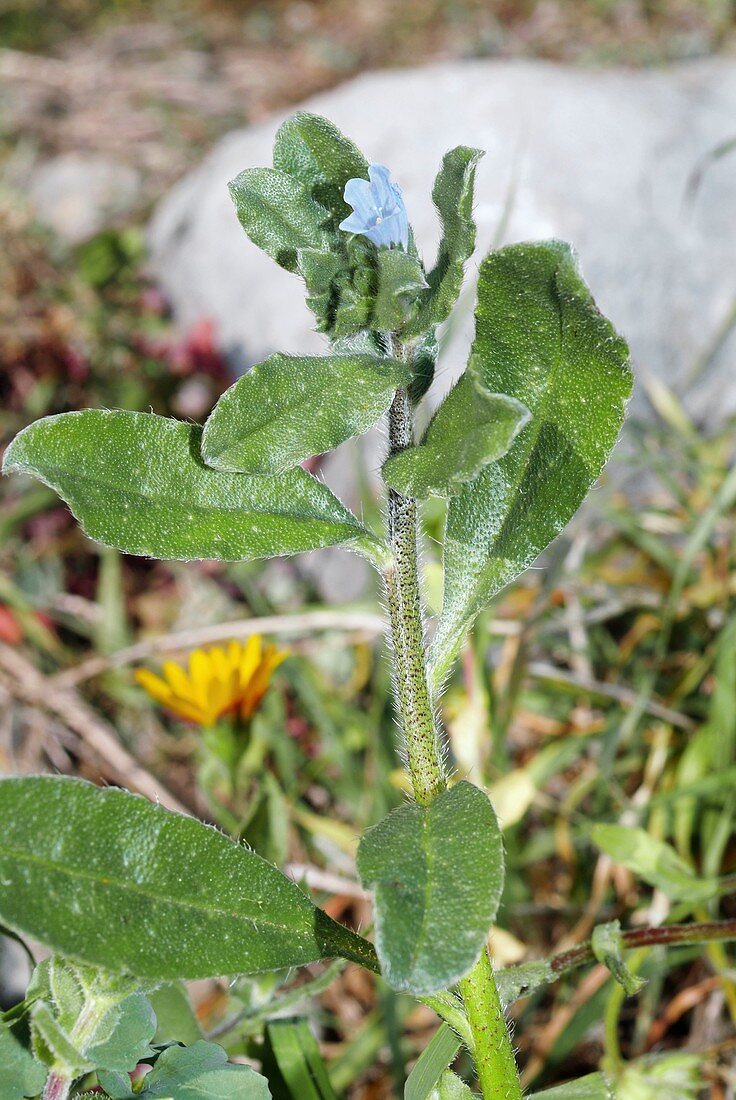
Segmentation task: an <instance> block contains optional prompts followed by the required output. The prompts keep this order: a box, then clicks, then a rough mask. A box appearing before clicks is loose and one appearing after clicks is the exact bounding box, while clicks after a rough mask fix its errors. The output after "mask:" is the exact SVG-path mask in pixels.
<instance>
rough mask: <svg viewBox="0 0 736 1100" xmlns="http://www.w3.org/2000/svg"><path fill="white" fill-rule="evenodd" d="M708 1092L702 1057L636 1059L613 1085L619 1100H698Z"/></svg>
mask: <svg viewBox="0 0 736 1100" xmlns="http://www.w3.org/2000/svg"><path fill="white" fill-rule="evenodd" d="M706 1088H707V1081H706V1079H705V1074H704V1073H703V1056H702V1054H665V1055H662V1056H659V1057H658V1056H656V1055H655V1056H654V1057H652V1056H649V1057H647V1058H638V1059H637V1060H636V1061H635V1062H631V1063H630V1064H629V1065H627V1066H626V1067H625V1068H624V1070H623V1072H622V1074H621V1076H620V1077H619V1079H618V1080H617V1082H616V1097H617V1098H620V1100H661V1098H662V1097H663V1096H664V1097H666V1098H667V1100H699V1098H700V1097H701V1096H703V1095H704V1092H705V1090H706Z"/></svg>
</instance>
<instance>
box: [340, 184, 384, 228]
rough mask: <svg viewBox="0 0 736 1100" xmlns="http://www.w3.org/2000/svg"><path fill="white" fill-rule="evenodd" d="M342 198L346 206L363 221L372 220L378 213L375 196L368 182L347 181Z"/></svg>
mask: <svg viewBox="0 0 736 1100" xmlns="http://www.w3.org/2000/svg"><path fill="white" fill-rule="evenodd" d="M343 196H344V198H345V202H346V203H347V204H348V206H352V208H353V210H354V211H355V213H356V214H357V215H358V217H359V218H361V219H363V221H365V220H370V219H373V218H374V217H375V216H376V214H377V213H378V206H377V203H376V195H375V192H374V189H373V187H372V186H371V184H370V183H369V182H368V180H362V179H352V180H348V182H347V183H346V184H345V190H344V192H343Z"/></svg>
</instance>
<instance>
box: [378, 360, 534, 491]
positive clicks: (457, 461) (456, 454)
mask: <svg viewBox="0 0 736 1100" xmlns="http://www.w3.org/2000/svg"><path fill="white" fill-rule="evenodd" d="M528 419H529V411H528V409H526V408H525V407H524V405H522V404H521V402H520V401H517V400H516V399H515V398H513V397H505V396H504V395H503V394H499V393H491V392H490V391H489V390H488V388H487V386H486V385H485V383H484V381H483V379H482V378H480V377H479V376H478V375H476V374H474V373H472V372H468V371H466V372H465V374H464V375H463V376H462V378H461V379H460V381H459V382H458V383H457V385H456V386H455V387H454V388H453V389H452V390H450V392H449V394H448V395H447V397H446V398H445V400H444V401H443V402H442V404H441V405H440V407H439V409H438V410H437V412H436V413H435V415H434V417H433V418H432V420H431V422H430V424H429V427H428V428H427V431H426V432H425V434H424V438H423V439H422V442H421V443H420V444H419V445H418V446H416V447H409V448H407V450H405V451H402V452H401V453H400V454H397V455H394V456H393V458H389V460H388V461H387V462H386V464H385V465H384V467H383V476H384V478H385V480H386V483H387V484H388V485H390V486H391V488H392V489H396V491H397V492H399V493H402V494H403V496H407V497H419V498H424V497H428V496H451V495H452V494H454V493H458V492H460V490H461V489H462V487H463V485H465V484H467V482H468V481H471V480H472V479H473V478H474V477H475V476H476V475H477V474H478V473H479V472H480V471H481V469H482V468H483V467H484V466H487V465H488V463H489V462H496V461H497V460H498V459H499V458H501V457H502V455H505V454H506V452H507V451H508V450H509V448H510V447H511V444H512V443H513V441H514V439H515V438H516V436H517V435H518V434H519V432H520V431H521V429H522V428H523V427H524V425H525V424H526V422H527V420H528Z"/></svg>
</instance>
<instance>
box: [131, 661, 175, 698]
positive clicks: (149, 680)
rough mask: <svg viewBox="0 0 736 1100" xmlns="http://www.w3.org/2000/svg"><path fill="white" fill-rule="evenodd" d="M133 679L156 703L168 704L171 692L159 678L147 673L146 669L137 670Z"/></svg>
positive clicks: (171, 696)
mask: <svg viewBox="0 0 736 1100" xmlns="http://www.w3.org/2000/svg"><path fill="white" fill-rule="evenodd" d="M135 678H136V680H137V682H138V683H139V684H140V685H141V687H142V688H144V689H145V690H146V691H147V692H148V694H149V695H150V696H151V698H152V699H155V700H156V702H157V703H168V702H169V700H170V699H172V698H173V692H172V690H171V688H170V687H169V685H168V684H167V683H166V682H165V681H164V680H162V679H161V677H160V676H156V675H155V674H154V673H153V672H149V670H148V669H147V668H139V669H137V671H136V674H135Z"/></svg>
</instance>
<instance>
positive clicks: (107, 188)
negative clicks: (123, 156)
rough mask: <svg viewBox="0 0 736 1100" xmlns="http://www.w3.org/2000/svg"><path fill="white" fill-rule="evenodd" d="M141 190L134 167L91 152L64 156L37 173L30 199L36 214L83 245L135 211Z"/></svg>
mask: <svg viewBox="0 0 736 1100" xmlns="http://www.w3.org/2000/svg"><path fill="white" fill-rule="evenodd" d="M140 192H141V177H140V174H139V173H138V172H137V171H136V170H135V168H131V167H130V166H129V165H125V164H120V163H118V162H117V161H113V160H110V159H109V158H108V157H102V156H96V155H94V154H87V153H65V154H64V155H63V156H58V157H54V158H53V159H51V160H47V161H45V162H44V163H43V164H41V165H40V166H39V167H38V168H36V169H35V170H34V172H33V174H32V177H31V180H30V184H29V188H28V197H29V199H30V201H31V204H32V205H33V207H34V209H35V212H36V216H37V217H38V219H39V221H41V222H43V224H44V225H47V226H49V227H50V228H51V229H53V230H54V231H55V232H56V233H58V235H59V236H60V237H61V238H62V239H63V240H65V241H67V242H68V243H69V244H79V243H81V242H82V241H85V240H88V239H89V238H90V237H93V236H94V235H95V233H99V232H100V230H102V229H104V228H106V226H108V225H109V224H110V223H111V221H113V220H114V219H115V218H116V217H118V216H119V215H120V214H123V213H125V212H126V211H128V210H130V209H131V208H132V207H133V206H134V205H135V203H136V202H137V200H138V198H139V196H140Z"/></svg>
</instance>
